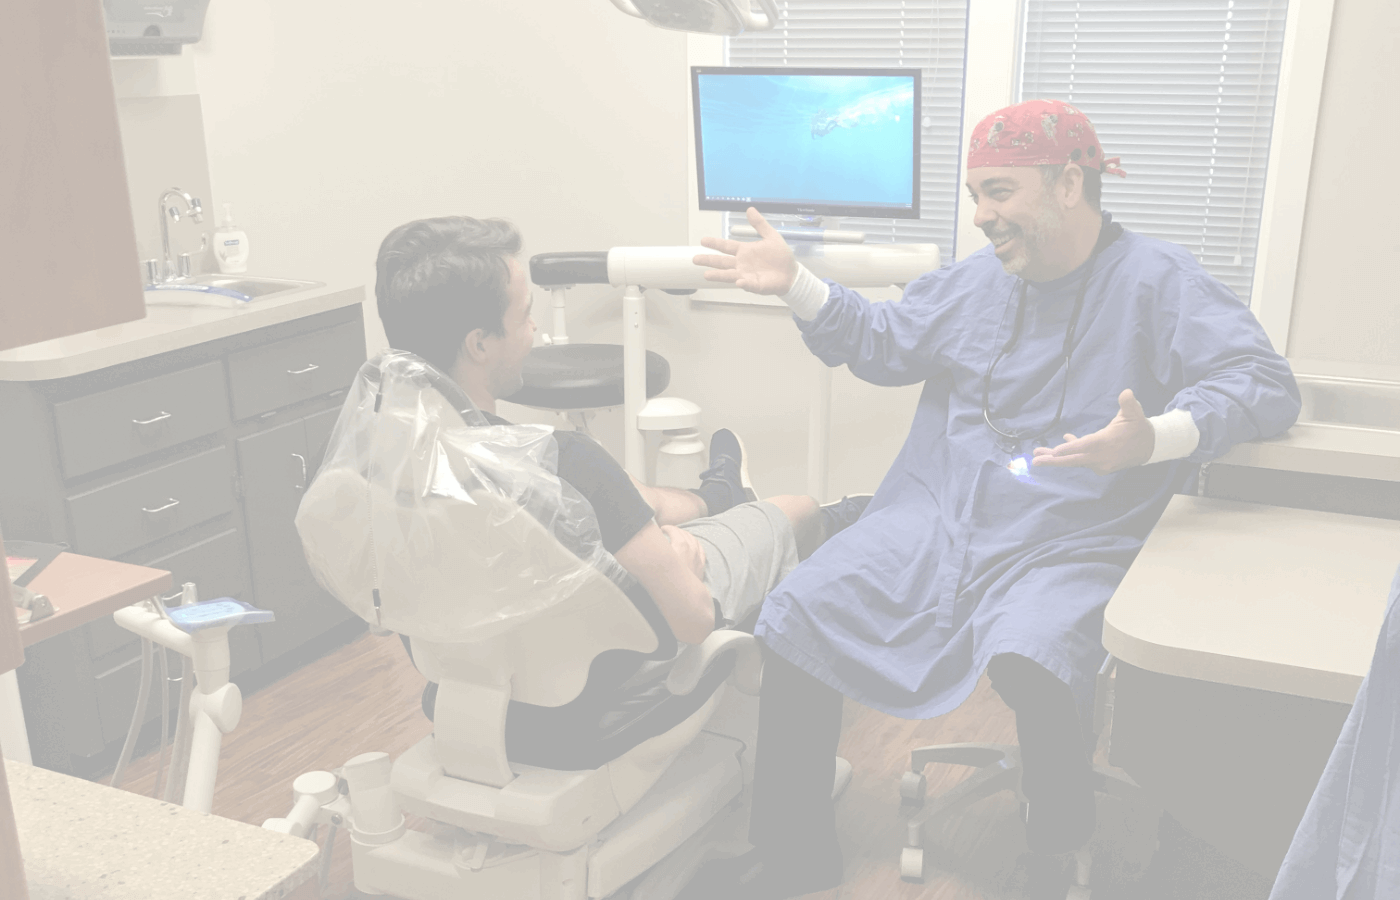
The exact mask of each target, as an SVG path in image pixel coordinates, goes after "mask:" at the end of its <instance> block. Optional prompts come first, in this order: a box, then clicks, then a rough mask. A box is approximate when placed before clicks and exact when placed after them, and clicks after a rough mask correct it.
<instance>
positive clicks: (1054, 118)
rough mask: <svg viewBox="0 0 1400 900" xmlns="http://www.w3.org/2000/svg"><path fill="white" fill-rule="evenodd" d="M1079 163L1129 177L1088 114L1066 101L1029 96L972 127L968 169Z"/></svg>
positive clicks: (1088, 167)
mask: <svg viewBox="0 0 1400 900" xmlns="http://www.w3.org/2000/svg"><path fill="white" fill-rule="evenodd" d="M1065 163H1076V164H1078V165H1080V166H1083V167H1085V168H1087V169H1098V170H1099V171H1101V172H1107V173H1108V174H1110V175H1117V176H1119V177H1121V178H1127V177H1128V173H1127V172H1124V171H1123V170H1122V169H1120V168H1118V157H1116V156H1114V157H1112V158H1109V159H1104V158H1103V147H1102V146H1101V145H1100V144H1099V136H1098V135H1097V134H1095V133H1094V126H1093V125H1091V124H1089V117H1088V116H1086V115H1084V114H1083V113H1082V112H1080V111H1079V110H1077V109H1075V108H1074V107H1073V106H1070V105H1069V104H1068V103H1065V102H1063V101H1061V100H1027V101H1026V102H1024V103H1017V104H1016V105H1015V106H1008V107H1006V108H1005V109H1002V110H998V111H997V112H994V113H992V114H991V115H990V116H987V117H986V118H985V119H983V120H982V121H981V122H978V123H977V127H976V128H974V129H972V142H971V144H969V145H968V150H967V167H968V168H969V169H980V168H983V167H995V166H1059V165H1064V164H1065Z"/></svg>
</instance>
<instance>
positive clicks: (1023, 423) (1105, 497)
mask: <svg viewBox="0 0 1400 900" xmlns="http://www.w3.org/2000/svg"><path fill="white" fill-rule="evenodd" d="M1108 221H1109V218H1108V216H1107V215H1105V224H1106V225H1107V222H1108ZM1087 267H1088V264H1087V263H1086V265H1085V266H1082V267H1081V268H1080V269H1079V270H1076V271H1074V272H1071V273H1069V274H1068V275H1065V276H1064V277H1062V278H1058V279H1055V280H1054V281H1048V282H1042V283H1039V284H1033V285H1030V286H1029V289H1028V291H1027V297H1026V303H1027V310H1026V316H1025V324H1024V330H1023V332H1022V337H1021V339H1020V341H1019V342H1018V344H1017V346H1016V347H1015V348H1014V350H1013V351H1012V352H1011V353H1010V354H1009V356H1008V357H1007V358H1006V359H1004V360H1003V361H1002V362H1001V363H1000V364H999V365H998V366H997V369H996V373H995V378H994V380H993V383H992V390H991V404H990V405H991V407H992V408H993V410H994V415H995V418H994V421H997V424H998V426H999V427H1001V429H1002V430H1003V431H1008V432H1024V431H1028V430H1029V431H1036V430H1038V429H1040V428H1042V427H1044V426H1046V425H1048V424H1050V422H1051V421H1052V420H1053V418H1054V415H1055V409H1056V406H1057V405H1058V404H1059V401H1060V396H1061V392H1062V391H1063V390H1064V389H1065V378H1066V367H1065V362H1064V355H1063V348H1064V341H1065V331H1066V326H1067V324H1068V321H1069V318H1070V315H1071V311H1072V308H1073V306H1074V303H1075V298H1076V295H1077V293H1078V288H1079V286H1080V280H1081V278H1082V277H1083V275H1084V269H1086V268H1087ZM1018 283H1019V279H1017V278H1015V277H1013V276H1011V275H1008V274H1007V273H1006V272H1005V271H1004V270H1003V269H1002V266H1001V263H1000V262H999V261H998V260H997V258H996V256H995V255H994V254H993V253H992V252H991V248H990V247H987V248H984V249H983V250H981V251H978V252H977V253H974V254H972V255H971V256H969V257H968V258H967V259H965V260H963V261H961V262H959V263H957V264H955V265H952V266H949V267H947V268H943V269H938V270H936V271H933V272H930V273H928V274H926V275H924V276H922V277H920V278H919V279H917V280H916V281H914V282H913V283H911V284H910V285H909V286H908V289H907V290H906V291H905V293H904V297H903V298H902V300H901V301H900V302H897V303H873V302H871V301H869V300H867V299H865V298H864V297H862V296H860V295H859V294H857V293H855V292H854V291H851V290H848V289H846V288H844V287H841V286H839V285H834V284H833V285H832V286H831V295H830V298H829V299H828V300H827V302H826V304H825V305H824V306H823V307H822V308H821V311H820V312H819V313H818V314H817V316H816V317H815V318H814V319H812V320H811V321H802V320H798V327H799V328H800V329H801V331H802V333H803V336H804V339H805V340H806V342H807V346H808V347H809V348H810V349H811V350H812V352H813V353H815V354H816V355H817V356H818V357H819V358H820V359H821V360H822V361H823V362H825V363H826V364H827V365H829V366H838V365H846V366H848V367H849V368H850V370H851V372H852V373H854V374H855V375H856V376H857V377H859V378H861V379H864V380H865V381H868V382H871V383H873V384H879V385H907V384H916V383H919V382H922V383H923V385H924V387H923V393H922V394H921V396H920V399H919V404H918V408H917V411H916V412H915V415H914V422H913V425H912V427H911V428H910V431H909V436H908V438H907V439H906V440H905V443H904V446H903V448H902V449H901V450H900V453H899V456H898V457H897V458H896V460H895V462H894V465H893V466H892V467H891V469H890V471H889V472H888V474H887V475H886V476H885V478H884V480H883V482H882V483H881V484H880V487H879V489H878V491H877V492H876V494H875V497H874V499H873V500H872V501H871V503H870V505H869V507H868V508H867V510H866V512H865V514H864V516H863V517H862V518H861V519H860V520H859V521H858V522H856V523H855V524H854V525H852V526H851V527H850V528H847V529H846V530H845V531H843V532H841V533H840V534H838V535H837V536H836V537H835V538H833V539H832V540H830V541H828V542H827V543H826V544H825V545H824V546H822V547H821V548H820V549H819V550H818V551H817V552H816V553H815V554H813V555H812V556H811V557H810V558H809V559H808V560H806V561H805V562H804V563H803V564H802V565H800V566H798V567H797V569H796V570H794V571H793V572H792V574H790V575H789V576H788V577H787V578H786V579H785V580H784V581H783V582H782V583H781V584H779V585H778V587H777V588H776V589H775V590H774V591H773V592H772V593H771V594H770V595H769V596H768V598H767V600H766V601H765V602H764V605H763V610H762V614H761V618H760V621H759V623H758V626H757V629H756V631H755V634H756V635H757V636H758V637H760V638H761V639H762V640H763V641H764V642H765V643H766V644H767V645H768V646H769V647H770V648H771V649H772V650H773V651H774V652H776V653H777V654H778V655H779V656H781V657H783V658H784V659H786V660H788V661H789V662H791V663H793V664H794V665H797V666H798V667H800V668H802V669H804V670H805V671H807V672H808V673H810V674H811V675H813V676H815V677H816V678H818V679H819V680H821V681H822V682H825V683H826V684H828V685H830V686H831V687H833V688H836V689H837V690H839V691H840V692H841V693H843V694H845V695H846V696H848V697H851V698H853V699H855V700H857V701H859V702H860V703H862V704H864V705H866V706H869V707H872V708H874V709H878V710H881V711H883V712H886V713H889V714H891V715H895V716H900V717H903V718H908V719H923V718H930V717H933V716H938V715H942V714H944V713H947V712H949V711H951V710H953V709H955V708H956V707H957V706H958V705H959V704H960V703H961V702H962V701H963V700H964V699H966V698H967V696H968V695H969V694H970V693H971V692H972V689H973V688H974V687H975V685H976V683H977V678H978V676H979V675H980V674H981V672H982V671H983V669H985V667H986V664H987V660H988V659H990V658H991V657H992V656H994V655H996V654H999V653H1017V654H1020V655H1022V656H1026V657H1028V658H1030V659H1032V660H1035V661H1036V662H1038V663H1040V664H1041V665H1042V666H1044V667H1045V668H1047V669H1049V670H1050V671H1051V672H1052V673H1054V674H1055V675H1056V676H1057V677H1059V678H1060V679H1061V680H1063V681H1064V682H1065V683H1066V684H1068V685H1069V686H1070V687H1071V689H1073V691H1074V692H1075V696H1076V698H1077V699H1078V700H1079V702H1080V704H1081V708H1083V709H1086V710H1087V708H1088V705H1089V703H1090V702H1091V701H1092V698H1093V686H1094V675H1095V673H1096V672H1097V670H1098V669H1099V667H1100V666H1101V665H1102V663H1103V660H1104V658H1105V651H1104V650H1103V647H1102V644H1101V634H1102V627H1103V626H1102V623H1103V609H1104V606H1105V605H1106V604H1107V602H1108V599H1109V597H1110V596H1111V595H1112V594H1113V591H1114V589H1115V588H1116V587H1117V586H1118V583H1119V581H1120V580H1121V579H1122V578H1123V575H1124V573H1125V572H1126V571H1127V568H1128V566H1129V564H1131V563H1132V561H1133V558H1134V557H1135V556H1136V555H1137V552H1138V550H1139V549H1140V548H1141V547H1142V543H1143V541H1144V540H1145V539H1146V537H1147V534H1148V532H1150V531H1151V530H1152V527H1153V525H1154V524H1156V522H1157V519H1158V517H1159V516H1160V515H1161V513H1162V510H1163V509H1164V508H1165V507H1166V504H1167V501H1168V500H1169V499H1170V497H1171V495H1172V493H1173V492H1174V491H1175V490H1176V489H1177V487H1178V486H1179V485H1180V483H1181V482H1182V481H1183V480H1184V477H1185V475H1186V473H1187V471H1188V468H1189V467H1190V466H1191V463H1195V462H1201V461H1204V460H1209V459H1211V458H1213V457H1216V456H1218V455H1220V454H1221V453H1223V452H1224V451H1225V450H1226V449H1227V448H1229V447H1230V446H1232V445H1234V444H1237V443H1239V442H1241V441H1248V440H1251V439H1254V438H1259V437H1265V436H1271V435H1274V434H1278V433H1280V432H1283V431H1284V430H1286V429H1287V428H1288V427H1289V426H1291V425H1292V424H1293V422H1294V421H1295V419H1296V418H1297V415H1298V410H1299V397H1298V388H1297V384H1296V383H1295V381H1294V379H1293V374H1292V372H1291V370H1290V369H1289V367H1288V364H1287V362H1285V361H1284V359H1283V358H1282V357H1280V356H1279V355H1278V354H1277V353H1276V352H1274V350H1273V348H1272V347H1271V346H1270V344H1269V340H1268V338H1267V337H1266V336H1265V334H1264V331H1263V329H1262V328H1261V327H1260V325H1259V322H1258V321H1257V320H1256V319H1255V318H1254V316H1253V315H1252V314H1251V313H1250V311H1249V309H1248V308H1247V307H1246V306H1245V305H1244V304H1243V303H1241V302H1240V301H1239V300H1238V299H1237V298H1236V297H1235V296H1234V295H1233V294H1232V293H1231V291H1230V290H1229V289H1228V288H1226V287H1225V286H1224V285H1222V284H1221V283H1220V282H1219V281H1216V280H1215V279H1214V278H1212V277H1211V276H1210V275H1208V274H1207V273H1206V272H1205V271H1204V270H1203V269H1202V268H1201V266H1200V265H1199V264H1198V263H1197V262H1196V260H1195V259H1194V258H1193V257H1192V256H1191V254H1190V253H1189V252H1187V251H1186V250H1184V249H1182V248H1180V247H1177V246H1175V245H1173V244H1169V243H1165V242H1163V241H1159V240H1154V239H1152V238H1148V237H1144V236H1142V235H1138V234H1134V233H1132V232H1129V231H1124V232H1123V233H1122V234H1121V235H1120V236H1119V237H1118V239H1117V240H1115V241H1113V243H1111V244H1109V245H1108V246H1107V247H1106V248H1104V249H1103V251H1102V252H1101V253H1100V255H1099V257H1098V259H1097V261H1096V263H1095V265H1094V266H1093V270H1092V275H1091V277H1090V279H1089V282H1088V286H1087V293H1086V295H1085V301H1084V308H1083V313H1082V315H1081V317H1080V319H1079V322H1078V326H1077V328H1076V329H1075V336H1074V345H1073V356H1072V363H1071V371H1070V373H1069V375H1068V378H1069V382H1068V395H1067V398H1066V402H1065V411H1064V417H1063V424H1062V426H1061V427H1060V428H1058V429H1056V431H1057V432H1058V433H1056V434H1054V435H1053V436H1052V437H1053V440H1050V441H1049V444H1050V445H1051V446H1053V445H1054V444H1057V443H1059V441H1060V439H1061V437H1062V435H1063V434H1064V433H1073V434H1076V435H1081V436H1082V435H1086V434H1090V433H1092V432H1095V431H1098V430H1099V429H1101V428H1103V427H1104V426H1106V425H1108V423H1109V422H1110V421H1112V419H1113V418H1114V416H1115V415H1117V414H1118V395H1119V394H1120V393H1121V392H1122V391H1123V390H1124V389H1126V388H1131V389H1132V390H1133V391H1134V393H1135V394H1136V396H1137V398H1138V400H1139V401H1140V402H1141V403H1142V405H1143V407H1144V408H1145V410H1146V411H1147V414H1148V415H1157V414H1159V413H1162V412H1164V411H1167V410H1171V409H1184V410H1186V411H1188V412H1189V413H1190V414H1191V416H1192V418H1193V419H1194V420H1195V423H1196V427H1197V428H1198V429H1199V430H1200V434H1201V438H1200V444H1199V446H1198V448H1197V450H1196V451H1195V452H1194V453H1193V454H1192V455H1191V457H1190V458H1189V459H1187V460H1178V461H1171V462H1162V463H1156V464H1154V465H1150V466H1139V467H1137V468H1133V469H1128V470H1126V471H1123V472H1119V473H1117V474H1114V475H1109V476H1106V477H1105V476H1100V475H1096V474H1094V473H1093V472H1092V471H1090V470H1088V469H1083V468H1046V467H1033V468H1031V469H1030V470H1029V472H1028V473H1027V474H1023V475H1019V476H1018V475H1017V474H1015V473H1013V472H1012V471H1011V470H1010V469H1009V468H1008V462H1009V460H1010V456H1009V454H1008V453H1007V452H1006V451H1005V450H1002V449H1000V448H999V447H998V445H997V442H996V440H995V435H994V434H993V432H992V431H991V430H990V429H989V428H988V427H987V425H986V424H985V422H984V421H983V413H982V385H983V376H984V374H985V373H986V371H987V368H988V364H989V363H990V362H991V361H992V358H993V356H995V355H996V354H997V352H998V350H1000V349H1001V347H1002V345H1003V344H1004V343H1005V342H1006V340H1007V338H1008V337H1009V335H1010V333H1011V327H1012V324H1013V322H1014V319H1015V310H1014V306H1015V302H1016V288H1017V285H1018Z"/></svg>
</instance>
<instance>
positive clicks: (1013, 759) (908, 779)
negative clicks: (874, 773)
mask: <svg viewBox="0 0 1400 900" xmlns="http://www.w3.org/2000/svg"><path fill="white" fill-rule="evenodd" d="M1116 663H1117V660H1116V659H1114V658H1113V657H1112V656H1110V657H1109V658H1108V659H1107V660H1106V661H1105V662H1104V664H1103V667H1102V668H1101V669H1099V675H1098V685H1097V691H1096V694H1097V696H1096V699H1095V702H1094V734H1096V735H1097V734H1102V733H1103V730H1104V728H1106V727H1107V726H1108V723H1109V720H1110V717H1111V715H1112V710H1113V681H1112V679H1113V667H1114V665H1115V664H1116ZM929 763H947V764H950V765H955V766H972V767H974V768H976V769H977V770H978V771H977V772H975V773H974V774H972V775H971V776H969V777H968V778H967V780H965V781H963V782H961V783H960V784H958V785H957V786H956V787H954V788H953V789H952V790H949V791H945V792H944V793H942V794H940V795H938V796H937V797H935V798H934V800H933V802H932V803H931V804H929V805H928V806H927V807H925V806H924V798H925V795H926V794H927V792H928V780H927V778H926V777H925V776H924V767H925V766H927V765H928V764H929ZM1021 771H1022V770H1021V748H1020V747H1018V746H1017V745H1015V744H939V745H934V746H930V747H919V748H918V749H916V750H914V751H913V752H912V753H911V754H910V764H909V771H908V772H905V773H904V775H903V777H902V778H901V779H900V782H899V799H900V804H901V805H902V806H906V807H913V808H915V809H919V808H920V807H923V808H922V809H920V810H919V812H918V813H917V814H916V815H915V816H914V817H913V818H911V819H910V820H909V821H908V822H906V823H905V829H906V834H905V840H904V850H903V851H902V852H901V853H900V856H899V877H900V878H901V879H903V880H904V881H909V882H913V883H915V884H922V883H923V881H924V835H925V833H926V832H927V830H928V826H929V824H930V823H933V824H934V825H935V826H941V825H942V824H943V823H944V822H946V821H947V820H948V819H950V818H951V817H952V816H954V815H955V814H957V813H958V812H959V811H961V810H962V809H964V808H966V807H968V806H970V805H972V804H973V803H975V802H977V801H978V800H981V799H983V798H986V797H990V796H992V795H993V794H996V793H1000V792H1001V791H1006V790H1009V791H1015V792H1016V798H1017V799H1018V800H1019V801H1020V802H1021V805H1022V809H1023V810H1024V808H1025V803H1026V798H1025V797H1024V796H1023V795H1022V794H1021ZM1094 791H1095V792H1096V793H1100V794H1109V795H1111V796H1115V797H1118V798H1120V799H1122V800H1137V799H1140V798H1141V789H1140V788H1139V787H1138V786H1137V784H1136V783H1134V782H1133V780H1132V779H1130V778H1128V777H1127V776H1125V775H1120V774H1119V773H1117V772H1114V771H1112V770H1110V769H1107V768H1105V767H1103V766H1099V765H1095V766H1094ZM1092 864H1093V859H1092V857H1091V855H1090V853H1089V851H1088V850H1087V849H1081V850H1080V851H1079V852H1077V853H1076V854H1075V873H1074V884H1073V885H1072V886H1071V887H1070V890H1069V896H1068V900H1089V896H1090V891H1089V878H1090V874H1091V870H1092Z"/></svg>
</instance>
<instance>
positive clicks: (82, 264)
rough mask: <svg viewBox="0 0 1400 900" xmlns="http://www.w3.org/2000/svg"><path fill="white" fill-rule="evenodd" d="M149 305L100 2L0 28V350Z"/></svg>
mask: <svg viewBox="0 0 1400 900" xmlns="http://www.w3.org/2000/svg"><path fill="white" fill-rule="evenodd" d="M145 315H146V306H145V300H144V298H143V294H142V288H141V277H140V273H139V260H138V258H137V254H136V236H135V231H134V229H133V226H132V222H131V204H130V202H129V199H128V196H127V186H126V172H125V167H124V166H123V164H122V145H121V134H120V132H119V131H118V128H117V110H116V95H115V92H114V89H113V86H112V68H111V62H110V60H109V58H108V52H107V34H106V26H105V24H104V21H103V14H102V2H101V0H44V2H41V3H13V4H8V5H7V9H6V14H5V27H4V29H3V30H0V350H4V349H8V348H10V347H18V346H22V345H24V344H31V343H35V342H37V341H43V340H48V339H50V338H56V337H63V336H66V335H70V334H77V333H79V332H83V331H90V330H92V329H94V328H101V327H103V326H107V325H114V324H117V323H119V322H129V321H131V320H133V319H140V318H143V317H144V316H145Z"/></svg>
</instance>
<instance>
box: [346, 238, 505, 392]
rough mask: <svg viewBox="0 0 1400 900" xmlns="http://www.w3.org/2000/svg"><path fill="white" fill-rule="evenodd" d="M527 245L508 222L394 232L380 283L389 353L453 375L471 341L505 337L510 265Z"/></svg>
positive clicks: (385, 246) (384, 251)
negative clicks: (475, 336)
mask: <svg viewBox="0 0 1400 900" xmlns="http://www.w3.org/2000/svg"><path fill="white" fill-rule="evenodd" d="M521 243H522V242H521V239H520V232H519V231H517V230H516V229H515V226H514V225H512V224H510V223H509V222H507V221H505V220H504V219H473V218H471V217H470V216H440V217H438V218H435V219H418V220H417V221H414V222H409V223H408V224H406V225H400V226H399V227H398V228H395V229H394V230H393V231H391V232H389V235H388V237H386V238H384V242H383V243H382V244H380V245H379V258H378V259H377V260H376V262H375V269H376V273H377V274H376V277H375V282H374V296H375V298H376V299H377V300H378V303H379V319H380V321H382V322H383V323H384V334H385V335H386V336H387V337H388V338H389V346H391V347H393V348H394V349H395V350H407V351H408V352H409V353H416V354H417V355H419V356H421V357H423V359H425V360H427V361H428V362H430V363H432V364H433V365H434V366H436V367H437V368H438V369H441V370H442V371H443V372H445V373H449V374H450V373H451V371H452V367H453V365H455V364H456V362H457V354H458V353H459V352H461V349H462V343H463V342H464V341H465V340H466V338H467V335H468V334H470V333H471V332H472V331H474V330H476V329H478V328H480V329H482V330H483V331H485V332H486V333H487V334H495V335H498V334H502V333H504V331H505V313H506V308H507V307H508V306H509V305H510V296H509V294H508V292H507V289H506V288H507V285H508V284H509V283H510V264H509V263H508V262H507V260H508V259H509V258H510V257H512V256H514V255H515V254H517V253H519V252H520V247H521Z"/></svg>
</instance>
